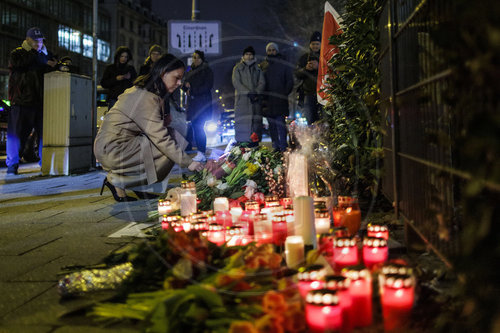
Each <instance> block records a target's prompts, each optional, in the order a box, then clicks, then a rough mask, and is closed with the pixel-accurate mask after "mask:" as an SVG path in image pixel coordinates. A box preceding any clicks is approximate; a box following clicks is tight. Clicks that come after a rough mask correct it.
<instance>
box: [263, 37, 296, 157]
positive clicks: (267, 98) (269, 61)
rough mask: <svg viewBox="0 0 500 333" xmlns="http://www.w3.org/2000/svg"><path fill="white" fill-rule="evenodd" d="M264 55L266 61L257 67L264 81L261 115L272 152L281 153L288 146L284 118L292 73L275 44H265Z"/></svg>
mask: <svg viewBox="0 0 500 333" xmlns="http://www.w3.org/2000/svg"><path fill="white" fill-rule="evenodd" d="M266 54H267V57H266V60H264V61H263V62H261V63H260V65H259V67H260V68H261V69H262V71H263V72H264V78H265V81H266V86H265V89H264V94H263V95H264V97H263V103H262V104H263V106H262V115H263V116H264V117H266V118H267V121H268V123H269V135H270V136H271V140H272V142H273V148H274V150H276V151H282V152H283V151H285V149H286V148H287V146H288V144H287V139H286V137H287V130H286V123H285V118H286V117H287V116H288V113H289V109H288V95H289V94H290V93H291V92H292V89H293V73H292V69H291V68H290V66H289V65H287V64H286V63H285V61H284V59H283V57H282V56H281V54H279V48H278V45H277V44H276V43H272V42H271V43H269V44H267V46H266Z"/></svg>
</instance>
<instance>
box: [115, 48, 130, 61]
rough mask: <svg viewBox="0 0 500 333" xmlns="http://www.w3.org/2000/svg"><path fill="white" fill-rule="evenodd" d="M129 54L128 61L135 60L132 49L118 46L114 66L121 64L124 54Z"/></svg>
mask: <svg viewBox="0 0 500 333" xmlns="http://www.w3.org/2000/svg"><path fill="white" fill-rule="evenodd" d="M124 52H125V53H127V54H128V61H131V60H133V59H132V52H130V49H129V48H128V47H126V46H118V48H117V49H116V51H115V58H114V64H115V65H118V64H119V63H120V56H121V55H122V53H124Z"/></svg>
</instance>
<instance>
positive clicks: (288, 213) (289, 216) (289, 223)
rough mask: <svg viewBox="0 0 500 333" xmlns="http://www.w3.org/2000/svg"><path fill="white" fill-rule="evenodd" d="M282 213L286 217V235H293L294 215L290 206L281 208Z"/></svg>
mask: <svg viewBox="0 0 500 333" xmlns="http://www.w3.org/2000/svg"><path fill="white" fill-rule="evenodd" d="M283 213H284V214H285V217H286V230H287V233H288V236H293V235H295V215H293V208H292V206H290V205H289V206H287V207H286V208H285V209H283Z"/></svg>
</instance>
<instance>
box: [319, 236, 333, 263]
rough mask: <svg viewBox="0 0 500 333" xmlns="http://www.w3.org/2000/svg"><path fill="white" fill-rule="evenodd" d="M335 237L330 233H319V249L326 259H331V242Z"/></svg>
mask: <svg viewBox="0 0 500 333" xmlns="http://www.w3.org/2000/svg"><path fill="white" fill-rule="evenodd" d="M334 242H335V237H334V236H333V235H331V234H321V235H319V251H320V252H321V253H323V256H325V257H326V258H327V260H328V259H331V260H333V243H334Z"/></svg>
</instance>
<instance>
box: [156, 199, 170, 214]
mask: <svg viewBox="0 0 500 333" xmlns="http://www.w3.org/2000/svg"><path fill="white" fill-rule="evenodd" d="M171 211H172V204H171V203H170V200H161V199H160V200H158V214H159V215H160V216H162V215H168V213H170V212H171Z"/></svg>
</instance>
